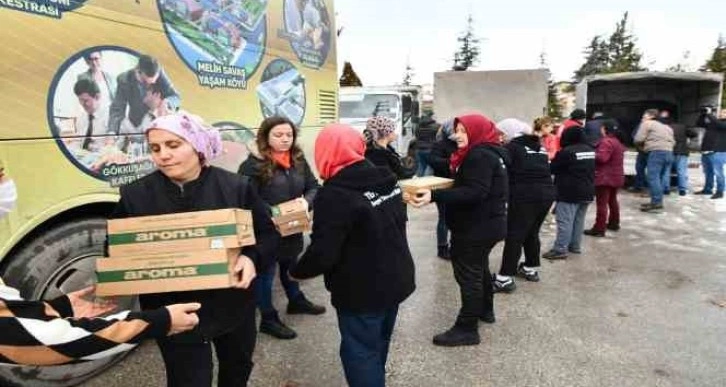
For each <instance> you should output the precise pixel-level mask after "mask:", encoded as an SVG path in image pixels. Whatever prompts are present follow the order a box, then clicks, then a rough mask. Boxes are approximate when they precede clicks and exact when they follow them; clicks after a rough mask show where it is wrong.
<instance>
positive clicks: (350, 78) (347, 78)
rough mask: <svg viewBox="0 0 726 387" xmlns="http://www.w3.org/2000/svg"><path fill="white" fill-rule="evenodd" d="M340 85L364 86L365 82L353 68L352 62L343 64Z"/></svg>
mask: <svg viewBox="0 0 726 387" xmlns="http://www.w3.org/2000/svg"><path fill="white" fill-rule="evenodd" d="M339 83H340V86H359V87H360V86H363V83H362V82H361V81H360V78H358V74H356V73H355V70H353V65H351V64H350V62H345V64H343V75H341V76H340V82H339Z"/></svg>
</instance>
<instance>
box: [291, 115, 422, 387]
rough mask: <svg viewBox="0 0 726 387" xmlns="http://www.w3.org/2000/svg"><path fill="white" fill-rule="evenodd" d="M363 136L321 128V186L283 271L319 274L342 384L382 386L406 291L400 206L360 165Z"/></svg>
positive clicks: (392, 182) (397, 193)
mask: <svg viewBox="0 0 726 387" xmlns="http://www.w3.org/2000/svg"><path fill="white" fill-rule="evenodd" d="M364 154H365V143H364V141H363V136H361V134H360V133H359V132H358V131H356V130H355V129H353V128H351V127H349V126H345V125H337V124H335V125H329V126H327V127H326V128H325V129H323V130H322V131H321V132H320V134H319V135H318V138H317V140H316V141H315V164H316V165H317V167H318V171H319V172H320V177H322V178H323V180H325V184H324V185H323V187H322V188H320V190H318V194H317V196H316V197H315V199H314V200H313V211H314V212H315V219H314V222H313V233H312V235H311V236H310V246H309V247H308V249H307V251H305V253H304V254H303V256H302V258H300V261H298V263H297V265H296V266H295V267H294V268H293V269H292V270H291V271H290V274H291V275H292V276H293V277H294V278H300V279H305V278H312V277H315V276H318V275H321V274H323V275H325V285H326V288H327V289H328V290H329V291H330V297H331V301H332V304H333V306H334V307H335V310H336V312H337V315H338V328H339V329H340V338H341V343H340V358H341V360H342V362H343V369H344V371H345V378H346V380H347V381H348V385H350V386H385V375H386V359H387V357H388V347H389V345H390V343H391V335H392V334H393V327H394V325H395V322H396V316H397V315H398V305H399V304H400V303H401V302H403V301H404V300H405V299H406V298H408V296H409V295H410V294H411V293H412V292H413V290H414V288H415V285H414V266H413V258H412V257H411V252H410V251H409V248H408V241H407V238H406V208H405V205H404V204H403V197H402V193H401V188H400V187H399V186H398V185H397V182H396V176H394V175H393V173H391V171H390V170H389V169H388V168H385V167H376V166H375V165H373V164H372V163H371V162H369V161H367V160H365V158H364Z"/></svg>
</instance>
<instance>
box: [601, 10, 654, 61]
mask: <svg viewBox="0 0 726 387" xmlns="http://www.w3.org/2000/svg"><path fill="white" fill-rule="evenodd" d="M635 40H636V39H635V37H634V36H633V35H632V34H631V33H629V32H628V13H627V12H625V14H624V15H623V18H622V19H620V22H618V24H617V25H616V27H615V32H613V34H612V35H610V40H609V41H608V54H609V59H610V62H609V68H608V72H609V73H625V72H630V71H645V70H646V68H645V67H643V66H642V65H641V61H642V59H643V54H641V53H640V52H639V51H638V49H637V48H636V47H635Z"/></svg>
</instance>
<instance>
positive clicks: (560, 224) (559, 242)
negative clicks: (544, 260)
mask: <svg viewBox="0 0 726 387" xmlns="http://www.w3.org/2000/svg"><path fill="white" fill-rule="evenodd" d="M589 205H590V203H589V202H585V203H565V202H557V205H555V218H556V219H557V238H556V239H555V245H554V246H553V247H552V250H554V251H556V252H558V253H562V254H566V253H567V252H568V251H569V252H572V253H579V252H580V251H581V248H580V243H581V242H582V232H583V231H584V229H585V215H586V214H587V207H588V206H589Z"/></svg>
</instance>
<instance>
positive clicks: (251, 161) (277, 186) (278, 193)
mask: <svg viewBox="0 0 726 387" xmlns="http://www.w3.org/2000/svg"><path fill="white" fill-rule="evenodd" d="M264 164H265V161H264V160H261V159H259V158H257V157H255V156H250V157H248V158H247V160H245V162H244V163H242V165H240V167H239V173H240V174H242V175H244V176H249V177H250V181H251V183H252V187H254V188H255V190H256V191H257V194H258V195H259V196H260V198H261V199H262V200H263V201H264V202H265V203H267V204H268V206H275V205H277V204H280V203H284V202H286V201H289V200H293V199H296V198H299V197H305V200H306V201H307V202H308V204H310V205H311V206H312V203H313V200H314V199H315V194H316V193H317V192H318V187H319V186H320V185H319V184H318V181H317V179H315V175H314V174H313V171H312V170H311V169H310V166H309V165H308V163H307V162H306V161H304V160H303V162H302V165H297V166H296V165H293V166H292V168H290V169H287V170H286V169H283V168H281V167H279V166H278V167H277V168H275V171H274V172H273V175H272V178H271V179H270V181H268V182H266V183H265V182H263V181H262V176H261V173H262V168H263V167H264ZM302 249H303V237H302V234H295V235H290V236H287V237H285V238H282V239H281V240H280V245H279V247H278V249H277V253H276V256H275V258H277V259H278V260H280V259H295V258H297V256H298V255H299V254H300V253H301V252H302Z"/></svg>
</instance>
